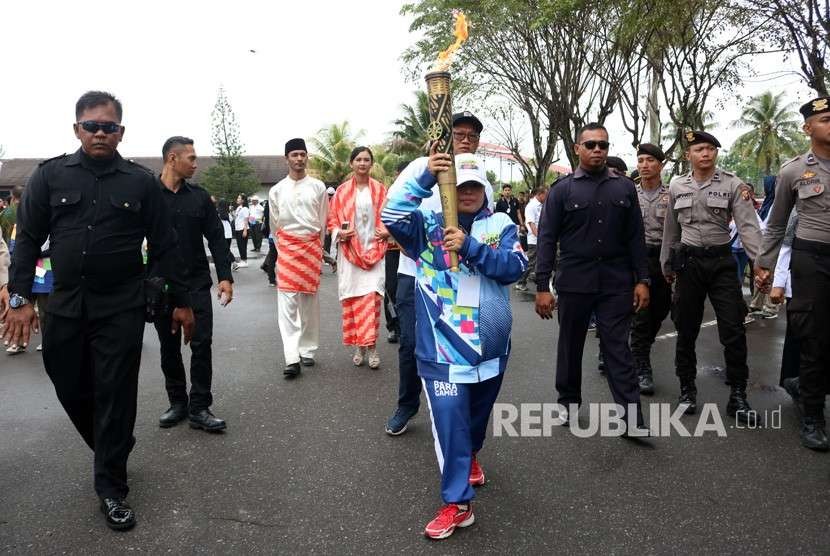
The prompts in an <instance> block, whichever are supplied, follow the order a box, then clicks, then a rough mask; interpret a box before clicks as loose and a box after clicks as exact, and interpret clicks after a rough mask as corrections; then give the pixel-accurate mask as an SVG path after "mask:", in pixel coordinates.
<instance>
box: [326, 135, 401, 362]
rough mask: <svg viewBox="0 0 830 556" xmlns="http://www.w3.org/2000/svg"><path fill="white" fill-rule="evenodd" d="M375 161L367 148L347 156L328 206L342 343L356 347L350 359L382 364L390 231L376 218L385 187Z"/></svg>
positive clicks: (356, 149)
mask: <svg viewBox="0 0 830 556" xmlns="http://www.w3.org/2000/svg"><path fill="white" fill-rule="evenodd" d="M374 163H375V160H374V156H373V155H372V151H371V150H370V149H369V148H368V147H357V148H355V149H354V150H352V153H351V155H350V156H349V166H351V168H352V171H353V175H352V177H351V178H350V179H348V180H346V181H345V182H343V183H342V184H340V186H339V187H338V188H337V191H336V193H335V194H334V196H333V197H332V199H331V205H330V206H329V218H328V229H329V232H330V233H331V238H332V243H334V244H335V245H338V247H339V248H338V250H337V290H338V296H339V298H340V303H341V305H342V306H343V344H344V345H347V346H353V347H354V354H353V355H352V363H354V364H355V366H358V367H359V366H361V365H363V362H364V360H365V359H366V357H367V352H368V361H369V368H370V369H377V368H378V367H379V366H380V356H379V355H378V352H377V340H378V330H379V328H380V304H381V301H382V300H383V293H384V289H385V282H386V261H385V258H384V257H385V255H386V247H387V242H386V240H387V238H388V237H389V232H387V231H386V226H384V225H383V223H382V222H381V221H380V211H381V209H382V208H383V205H384V203H385V202H386V186H384V185H383V184H382V183H380V182H379V181H377V180H375V179H372V178H371V177H370V176H369V172H370V171H371V170H372V166H373V165H374Z"/></svg>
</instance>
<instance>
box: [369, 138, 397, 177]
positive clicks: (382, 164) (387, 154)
mask: <svg viewBox="0 0 830 556" xmlns="http://www.w3.org/2000/svg"><path fill="white" fill-rule="evenodd" d="M371 148H372V154H373V155H374V158H375V165H374V166H372V172H371V176H372V177H373V178H375V179H376V180H378V181H379V182H381V183H383V184H386V185H392V182H393V181H395V174H396V173H397V170H398V164H400V162H401V161H402V160H403V156H402V155H399V154H397V153H395V152H393V151H392V149H391V148H389V146H387V145H374V146H373V147H371Z"/></svg>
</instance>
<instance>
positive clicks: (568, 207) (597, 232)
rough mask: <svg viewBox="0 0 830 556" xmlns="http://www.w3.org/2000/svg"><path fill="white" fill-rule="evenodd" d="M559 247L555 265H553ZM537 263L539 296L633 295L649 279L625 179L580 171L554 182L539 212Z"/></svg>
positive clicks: (630, 185) (638, 217) (609, 172)
mask: <svg viewBox="0 0 830 556" xmlns="http://www.w3.org/2000/svg"><path fill="white" fill-rule="evenodd" d="M557 246H558V247H559V262H558V264H557V263H556V252H557ZM537 257H538V258H537V260H536V287H537V291H540V292H546V291H550V287H549V286H548V282H549V280H550V276H551V273H552V272H553V271H554V270H555V271H556V283H555V286H556V289H557V291H564V292H574V293H601V292H602V293H605V292H619V291H628V290H631V289H633V287H634V284H635V282H636V281H637V280H641V279H646V278H648V267H647V260H646V245H645V239H644V236H643V217H642V214H641V213H640V206H639V202H638V199H637V190H636V189H635V187H634V182H632V181H631V180H630V179H628V178H627V177H624V176H621V175H620V174H618V173H617V172H616V171H615V170H613V169H608V168H605V169H603V170H602V171H601V172H599V173H597V174H590V173H588V172H587V171H585V170H583V169H582V168H578V169H577V170H576V171H575V172H574V173H573V174H570V175H568V176H565V177H564V178H561V179H560V180H558V181H557V182H556V183H555V184H554V186H553V188H552V189H551V191H550V193H549V194H548V197H547V199H546V200H545V205H544V207H543V208H542V217H541V219H540V220H539V240H538V245H537Z"/></svg>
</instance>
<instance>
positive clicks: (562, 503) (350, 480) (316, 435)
mask: <svg viewBox="0 0 830 556" xmlns="http://www.w3.org/2000/svg"><path fill="white" fill-rule="evenodd" d="M258 261H259V259H251V261H250V262H251V267H249V268H247V269H243V270H241V271H240V272H238V273H237V274H236V277H237V296H238V297H237V300H236V301H234V303H233V304H232V305H231V306H230V307H228V308H226V309H222V308H220V307H219V306H218V305H217V307H216V314H217V316H216V319H215V320H216V335H215V336H216V339H215V342H214V347H215V352H214V365H215V378H214V386H215V389H214V391H215V405H214V409H215V412H216V413H217V415H219V416H221V417H223V418H225V419H227V420H228V422H229V429H228V432H227V433H226V434H222V435H209V434H206V433H204V432H199V431H194V430H191V429H189V428H188V427H187V426H186V425H182V426H178V427H176V428H173V429H168V430H162V429H159V428H158V426H157V424H156V423H157V419H158V415H159V414H160V413H161V412H162V411H163V410H164V409H166V407H167V405H166V397H165V394H164V389H163V384H162V379H161V374H160V371H159V356H158V341H157V338H156V337H155V332H154V330H153V329H152V328H148V329H147V331H146V334H145V339H144V354H143V365H142V373H141V388H140V394H139V415H138V424H137V428H136V437H137V439H138V444H137V446H136V449H135V451H134V452H133V455H132V457H131V459H130V481H131V487H132V493H131V494H130V501H131V503H132V504H133V506H134V507H135V508H136V510H137V512H138V517H139V524H138V526H137V527H136V528H135V529H134V530H133V531H132V532H129V533H126V534H118V533H113V532H110V531H109V530H108V529H106V528H105V527H104V524H103V521H102V517H101V515H100V514H99V513H98V511H97V506H96V498H95V494H94V491H93V489H92V480H91V468H92V457H91V453H90V452H89V450H88V449H87V448H86V447H85V445H84V444H83V443H82V442H81V440H80V438H79V436H78V435H77V433H76V432H75V431H74V429H73V428H72V426H71V425H70V423H69V421H68V419H67V418H66V417H65V415H64V413H63V411H62V409H61V408H60V406H59V405H58V402H57V400H56V398H55V395H54V391H53V390H52V387H51V385H50V383H49V381H48V379H47V378H46V375H45V373H44V372H43V370H42V366H41V361H40V357H39V355H38V354H36V353H28V354H25V355H20V356H17V357H14V358H6V357H5V356H0V430H2V433H0V434H1V435H0V439H2V440H1V441H0V501H2V503H0V550H2V551H4V552H8V553H14V554H20V553H37V554H45V553H58V552H67V553H81V552H83V553H92V554H97V553H101V554H103V553H112V552H117V553H121V552H128V551H129V552H138V551H141V552H151V553H159V552H163V551H171V552H175V553H185V554H189V553H226V554H230V553H233V554H238V553H242V552H258V553H311V552H315V553H384V554H389V553H393V552H398V553H403V552H410V551H418V552H427V553H448V552H452V553H508V552H509V553H540V552H542V551H553V550H556V551H557V552H566V553H578V552H588V551H591V552H600V551H601V552H606V553H712V552H757V553H785V552H786V553H821V552H823V553H826V552H827V550H828V539H830V534H828V531H830V517H828V516H829V515H830V513H828V511H827V510H828V507H830V488H828V487H830V456H828V455H821V454H815V453H812V452H809V451H807V450H805V449H803V448H801V447H800V445H799V443H798V436H797V422H796V417H795V412H794V410H793V406H792V404H791V402H790V401H789V399H788V397H787V396H786V394H785V393H784V392H783V391H782V390H781V389H779V388H778V387H777V386H775V385H776V384H777V375H778V362H779V360H780V351H781V338H782V334H783V326H784V322H783V318H779V319H775V320H767V321H761V322H756V323H753V324H751V325H749V330H750V332H749V342H750V351H751V356H750V366H751V369H752V384H751V388H750V401H751V402H752V404H753V406H754V407H755V408H756V409H758V410H767V411H772V410H774V409H778V408H779V407H780V408H781V410H782V416H783V424H782V427H781V428H780V429H773V428H767V429H762V430H735V429H731V428H730V429H728V431H727V432H728V436H727V438H718V437H716V436H714V435H709V436H705V437H703V438H681V437H678V436H673V437H670V438H658V439H653V440H650V441H649V442H648V443H647V444H645V445H641V444H634V443H631V442H628V441H625V440H621V439H617V438H587V439H582V438H576V437H574V436H573V435H572V434H571V433H570V432H569V431H568V430H567V429H563V428H561V427H559V428H556V429H554V430H553V433H552V435H551V436H549V437H546V438H508V437H500V438H492V437H491V438H488V441H487V443H486V445H485V449H484V451H483V452H482V454H481V461H482V464H483V465H484V468H485V471H486V473H487V478H488V484H487V485H486V486H484V487H483V488H481V489H480V490H479V495H478V498H477V501H476V505H475V509H476V517H477V521H476V524H475V525H474V526H473V527H471V528H469V529H466V530H461V531H459V532H457V533H456V534H455V535H454V536H453V537H451V538H450V539H448V540H447V541H442V542H440V543H435V542H431V541H428V540H426V539H425V538H424V537H423V536H422V529H423V526H424V524H425V523H426V521H427V520H428V519H429V518H431V517H432V514H433V512H434V511H435V510H436V509H437V508H438V507H439V504H440V497H439V492H438V480H439V476H438V468H437V465H436V461H435V456H434V453H433V450H432V438H431V433H430V426H429V419H428V415H427V414H426V411H425V410H422V411H421V413H420V414H419V415H418V416H417V417H416V418H415V420H414V424H413V426H412V427H411V429H410V432H408V433H407V434H405V435H403V436H401V437H398V438H390V437H388V436H387V435H386V434H384V432H383V424H384V422H385V419H386V418H387V417H388V415H389V413H390V412H391V411H392V409H393V408H394V400H395V394H396V388H397V370H396V369H397V367H396V355H395V354H396V352H395V350H394V346H391V345H389V344H386V343H383V344H382V345H381V347H380V353H381V357H382V365H381V369H380V370H378V371H371V370H368V369H367V368H366V367H363V368H355V367H353V366H352V365H351V362H350V355H349V353H348V351H347V350H346V349H345V348H344V347H342V346H341V345H340V328H339V327H340V317H339V305H338V303H337V299H336V282H335V278H334V277H333V276H332V275H331V274H328V273H327V274H326V275H325V276H324V278H323V281H322V294H321V295H322V303H321V305H322V307H323V309H322V311H323V319H322V322H323V324H322V338H323V344H324V347H323V349H321V350H320V353H319V356H318V365H317V367H315V368H313V369H312V370H307V371H304V373H303V376H302V377H301V378H300V379H299V380H296V381H294V382H286V381H284V380H283V379H282V375H281V372H280V370H281V366H282V350H281V345H280V340H279V335H278V332H277V326H276V316H275V315H276V296H275V293H274V291H273V290H272V289H269V288H267V287H266V286H265V279H264V275H263V274H262V273H261V272H260V271H259V270H258V269H257V268H256V267H257V266H258V265H259V262H258ZM514 296H515V294H514ZM512 309H513V313H514V318H515V321H514V339H513V349H514V351H513V356H512V357H511V361H510V368H509V371H508V373H509V374H508V376H507V379H506V380H505V384H504V387H503V390H502V393H501V396H500V399H499V401H500V402H506V403H515V404H518V403H523V402H552V401H555V397H556V394H555V391H554V388H553V371H552V366H553V353H554V346H555V338H556V333H557V329H556V325H555V324H553V323H551V322H547V323H543V322H542V321H540V320H539V319H537V318H536V316H535V315H534V314H533V308H532V304H531V303H529V302H528V301H527V300H524V299H520V298H519V297H515V298H514V299H513V303H512ZM710 318H711V316H710V313H707V320H708V319H710ZM670 328H671V325H669V328H668V329H667V330H666V332H670V331H671V329H670ZM698 345H699V352H698V353H699V361H700V365H701V367H706V368H707V370H703V371H702V372H701V376H700V377H699V380H698V387H699V391H700V400H699V401H701V402H717V403H719V404H720V405H721V407H724V406H725V403H726V398H727V395H728V388H727V387H726V386H724V384H723V376H722V375H721V374H720V373H719V372H718V371H717V370H713V368H712V367H713V366H715V365H720V364H722V355H721V351H720V348H719V346H718V341H717V332H716V328H715V327H709V328H706V329H704V330H703V331H702V332H701V335H700V340H699V342H698ZM673 346H674V343H673V340H672V339H671V338H667V339H663V340H661V341H660V342H659V344H658V347H657V349H656V353H655V356H654V364H655V368H656V369H657V373H656V375H657V376H656V377H655V378H656V383H657V388H658V395H657V396H655V397H654V398H653V401H654V402H670V401H673V400H674V399H675V396H676V390H677V384H676V380H675V378H674V376H673V371H672V369H671V362H672V359H673ZM595 360H596V341H595V340H590V341H589V343H588V347H587V348H586V358H585V366H584V367H585V379H584V391H585V399H586V401H596V402H602V401H610V400H611V397H610V394H609V391H608V387H607V385H606V383H605V380H604V378H602V377H601V376H600V375H599V374H598V373H597V372H596V371H595V370H594V362H595ZM724 422H725V424H726V425H727V427H728V426H729V425H730V424H731V422H730V421H729V420H727V418H725V417H724ZM692 423H694V421H692Z"/></svg>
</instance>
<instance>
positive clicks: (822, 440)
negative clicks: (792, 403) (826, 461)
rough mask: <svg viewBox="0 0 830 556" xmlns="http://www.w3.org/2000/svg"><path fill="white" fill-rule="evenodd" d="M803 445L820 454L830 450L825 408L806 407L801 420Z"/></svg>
mask: <svg viewBox="0 0 830 556" xmlns="http://www.w3.org/2000/svg"><path fill="white" fill-rule="evenodd" d="M800 436H801V445H802V446H804V447H805V448H809V449H811V450H816V451H818V452H826V451H827V450H828V449H830V442H828V440H827V430H826V429H825V423H824V407H817V408H816V407H805V408H804V418H803V419H802V420H801V433H800Z"/></svg>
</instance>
